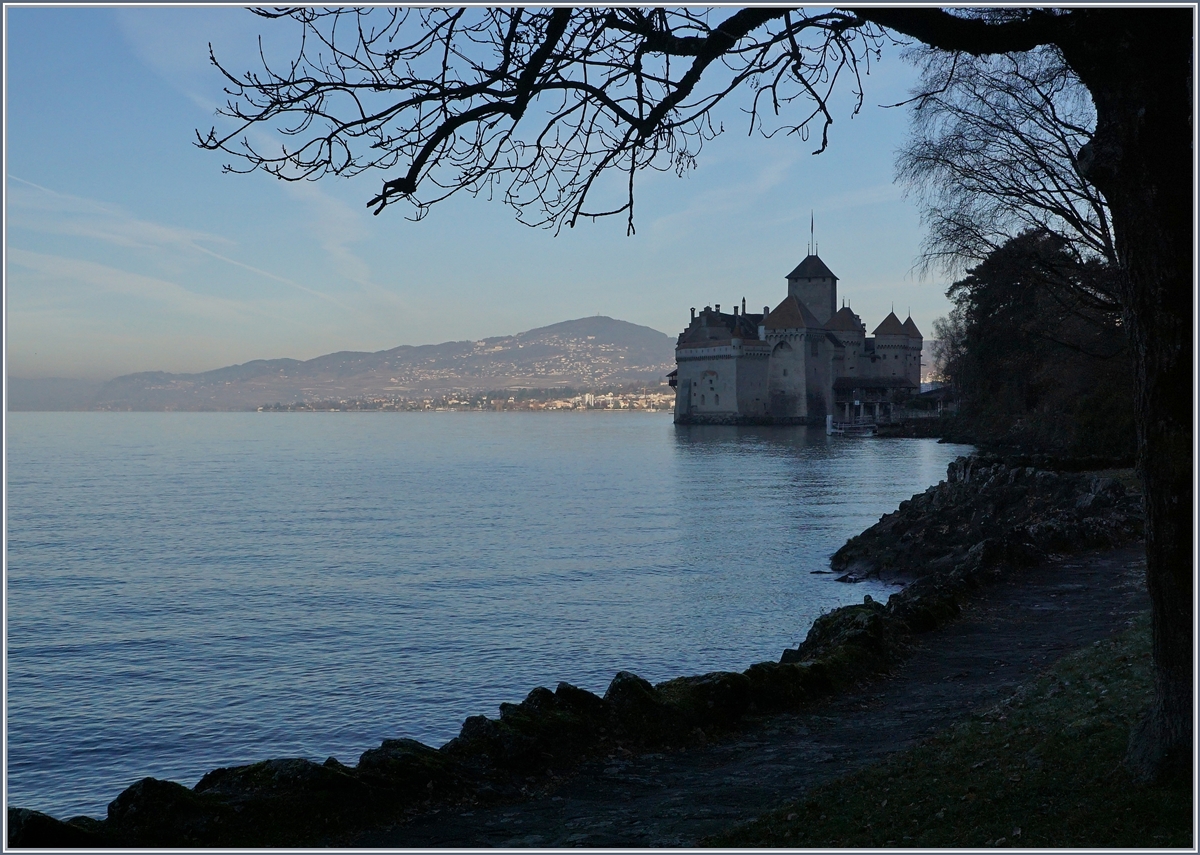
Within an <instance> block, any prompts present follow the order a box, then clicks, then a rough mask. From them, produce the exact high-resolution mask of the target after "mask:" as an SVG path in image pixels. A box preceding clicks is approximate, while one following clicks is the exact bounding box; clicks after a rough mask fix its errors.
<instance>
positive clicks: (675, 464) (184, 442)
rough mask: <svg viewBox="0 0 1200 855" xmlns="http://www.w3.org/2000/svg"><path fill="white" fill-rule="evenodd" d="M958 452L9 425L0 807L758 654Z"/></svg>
mask: <svg viewBox="0 0 1200 855" xmlns="http://www.w3.org/2000/svg"><path fill="white" fill-rule="evenodd" d="M961 452H962V448H961V447H958V448H955V447H951V446H943V445H938V444H937V443H936V442H933V441H929V440H879V439H866V440H864V439H848V438H845V437H826V436H825V435H824V432H823V431H822V430H820V429H805V428H769V427H707V426H704V427H701V426H692V427H686V428H683V427H680V428H677V427H674V426H673V425H672V424H671V422H670V419H669V417H665V416H663V415H651V414H637V413H611V414H609V413H598V414H592V415H582V414H580V415H574V414H559V415H554V414H470V413H431V414H420V413H415V414H386V415H384V414H369V413H363V414H349V413H347V414H340V413H325V414H315V413H314V414H290V415H289V414H255V413H248V414H238V413H220V414H160V413H127V414H117V413H113V414H108V413H16V414H11V415H10V423H9V482H8V485H9V503H10V504H9V542H8V549H9V552H8V559H9V565H8V588H7V596H8V599H7V606H8V612H7V615H8V621H9V622H8V633H9V635H8V667H9V672H8V679H9V682H8V701H9V710H8V726H9V730H8V748H9V755H8V772H9V779H8V785H9V790H8V792H9V804H12V805H18V806H25V807H32V808H36V809H40V810H46V811H49V812H51V813H54V814H56V815H60V816H63V815H65V816H70V815H73V814H78V813H87V814H91V815H103V812H104V806H105V805H106V804H107V802H108V801H109V800H110V799H112V798H113V797H114V796H115V795H116V794H117V793H118V792H119V791H120V790H121V789H123V788H124V787H125V786H127V785H128V784H130V783H132V782H133V781H134V780H136V779H137V778H139V777H142V776H145V775H153V776H155V777H161V778H168V779H172V780H178V781H181V782H183V783H186V784H192V783H194V782H195V781H196V779H198V778H199V776H200V775H202V774H203V773H204V772H206V771H208V770H209V769H211V768H214V767H216V766H221V765H232V764H238V763H247V762H252V761H255V760H260V759H264V758H267V757H280V756H304V757H310V758H314V759H316V760H324V758H325V757H327V756H329V755H331V754H332V755H336V756H338V757H339V758H340V759H342V760H343V761H344V762H349V763H353V762H354V761H355V759H356V758H357V756H358V754H359V753H361V752H362V751H363V750H365V749H367V748H369V747H373V746H375V745H377V744H378V743H379V741H380V740H382V739H384V738H392V737H399V736H408V737H413V738H416V739H420V740H422V741H425V742H427V743H430V744H434V745H437V744H440V743H442V742H444V741H445V740H447V739H449V738H450V737H452V736H454V735H455V734H456V733H457V731H458V728H459V726H460V724H461V722H462V720H463V719H464V718H465V717H466V716H468V715H475V714H480V713H483V714H490V715H495V713H496V705H497V704H498V703H500V702H502V701H516V700H520V699H521V698H522V697H523V696H524V695H525V693H526V692H527V691H528V690H529V689H531V688H532V687H534V686H536V685H550V686H553V685H554V684H555V682H556V681H558V680H567V681H570V682H572V683H575V684H576V685H580V686H583V687H585V688H588V689H591V690H593V691H596V692H603V690H604V688H605V686H606V685H607V683H608V681H609V680H610V679H611V678H612V675H613V674H614V673H615V672H616V671H618V670H621V669H628V670H632V671H635V672H637V673H639V674H642V675H643V676H645V677H647V678H648V679H650V680H652V681H659V680H663V679H667V678H670V677H673V676H678V675H680V674H688V673H703V672H705V671H711V670H719V669H736V670H741V669H743V668H745V667H746V666H748V665H749V664H751V663H753V662H757V661H762V660H766V659H772V660H773V659H777V658H778V656H779V653H780V651H781V650H782V649H783V648H784V647H787V646H792V645H795V644H796V643H798V642H799V641H801V640H802V639H803V637H804V634H805V633H806V631H807V628H808V626H809V625H810V624H811V622H812V620H813V619H814V618H815V617H816V616H817V615H818V614H820V613H821V612H822V611H825V610H828V609H831V608H834V607H836V606H838V605H841V604H844V603H848V602H856V601H861V599H862V597H863V595H864V594H866V593H871V594H872V595H874V596H876V597H877V598H878V597H885V596H886V595H887V590H886V589H883V588H881V587H880V586H878V585H875V586H871V585H867V584H864V585H860V586H848V585H842V584H838V583H836V582H833V581H832V580H831V579H830V577H829V576H828V575H813V574H812V571H813V570H821V569H824V568H825V567H826V566H827V561H828V556H829V555H830V553H832V552H833V551H834V550H835V549H837V548H838V547H839V546H840V545H841V544H842V543H843V542H845V540H846V538H847V537H849V536H851V535H853V534H855V533H857V532H858V531H860V530H862V529H863V528H864V527H866V526H867V525H869V524H871V523H873V522H874V521H875V520H877V519H878V518H879V516H880V515H881V514H882V513H884V512H886V511H889V510H891V509H892V508H894V507H895V506H896V504H897V503H898V502H899V501H900V500H902V499H904V498H907V497H908V496H909V495H911V494H912V493H914V492H918V491H920V490H922V489H924V488H925V487H926V486H928V485H930V484H932V483H935V482H937V481H938V480H940V479H941V478H943V477H944V474H945V468H946V464H947V463H948V462H949V461H950V460H951V459H953V457H955V456H956V455H957V454H958V453H961Z"/></svg>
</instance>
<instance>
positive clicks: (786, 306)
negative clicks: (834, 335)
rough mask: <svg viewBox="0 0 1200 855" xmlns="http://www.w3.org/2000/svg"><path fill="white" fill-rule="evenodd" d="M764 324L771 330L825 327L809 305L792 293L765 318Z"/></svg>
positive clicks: (817, 328)
mask: <svg viewBox="0 0 1200 855" xmlns="http://www.w3.org/2000/svg"><path fill="white" fill-rule="evenodd" d="M763 326H764V327H766V328H767V329H769V330H794V329H810V330H819V329H824V327H822V326H821V322H820V321H819V320H817V316H816V315H814V314H813V313H812V311H811V310H810V309H809V308H808V306H806V305H804V304H803V303H801V302H800V301H799V300H797V299H796V298H795V297H794V296H792V295H791V294H789V295H788V296H786V297H784V298H783V302H782V303H780V304H779V305H778V306H776V307H775V308H774V309H772V310H771V313H770V314H769V315H767V316H766V318H764V319H763Z"/></svg>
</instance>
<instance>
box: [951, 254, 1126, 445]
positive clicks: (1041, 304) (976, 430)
mask: <svg viewBox="0 0 1200 855" xmlns="http://www.w3.org/2000/svg"><path fill="white" fill-rule="evenodd" d="M1116 275H1117V272H1116V271H1115V270H1114V268H1113V267H1112V266H1111V265H1106V264H1104V263H1102V262H1100V261H1097V260H1093V261H1086V262H1080V261H1078V260H1077V257H1076V256H1075V254H1074V253H1072V252H1071V251H1070V250H1069V249H1068V247H1066V245H1065V242H1064V241H1063V240H1062V239H1060V238H1058V237H1055V236H1053V235H1048V234H1044V233H1043V234H1036V233H1027V234H1024V235H1021V236H1020V237H1017V238H1014V239H1013V240H1011V241H1009V242H1008V243H1006V244H1004V245H1003V246H1002V247H1000V248H999V249H997V250H996V251H995V252H993V253H992V254H991V255H989V256H988V257H987V259H986V260H984V261H983V263H981V264H979V265H977V266H976V267H973V268H972V269H971V270H970V271H968V274H967V276H966V277H965V278H963V279H961V280H959V281H958V282H955V283H954V284H953V285H952V286H950V289H949V291H948V292H947V296H949V297H950V298H951V299H952V300H953V301H954V302H955V306H956V308H955V313H954V317H953V319H952V321H951V322H950V323H949V324H947V325H945V326H943V327H942V329H943V330H945V331H947V332H949V333H950V334H951V335H953V336H956V337H957V338H956V340H954V341H952V342H951V344H950V345H948V346H947V347H946V351H947V356H948V360H947V365H946V373H947V374H949V375H950V379H951V380H952V382H953V383H954V384H955V387H956V389H957V392H958V395H959V401H960V404H959V406H960V417H961V421H962V422H963V423H964V427H965V429H966V430H967V431H968V432H969V433H971V434H974V435H975V436H976V437H978V438H979V441H981V442H985V443H994V444H1002V445H1016V446H1023V447H1026V448H1027V449H1028V450H1031V451H1044V452H1051V453H1066V454H1072V455H1088V454H1100V455H1104V456H1109V457H1128V458H1132V456H1133V453H1134V449H1135V435H1134V424H1133V369H1132V364H1131V361H1130V355H1129V348H1128V343H1127V340H1126V337H1125V332H1124V330H1123V328H1122V324H1121V318H1120V314H1119V312H1117V311H1116V309H1115V307H1113V306H1112V304H1111V303H1110V302H1109V301H1108V300H1107V299H1106V298H1105V297H1104V296H1103V295H1106V294H1108V293H1111V291H1112V287H1111V280H1112V279H1113V278H1114V277H1115V276H1116ZM1097 295H1099V296H1097Z"/></svg>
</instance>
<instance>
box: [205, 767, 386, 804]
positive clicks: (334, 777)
mask: <svg viewBox="0 0 1200 855" xmlns="http://www.w3.org/2000/svg"><path fill="white" fill-rule="evenodd" d="M338 765H339V766H340V765H341V764H338ZM194 791H195V792H197V793H207V794H210V795H215V796H220V797H221V798H222V799H223V800H224V801H226V802H228V803H230V804H234V803H237V802H240V801H245V800H249V799H267V798H293V797H297V796H300V795H316V794H320V795H321V796H323V797H328V796H332V795H335V794H338V793H349V794H351V795H354V796H361V795H364V794H365V791H366V788H365V787H364V785H363V784H362V782H361V781H359V780H358V779H357V778H355V777H353V776H352V775H351V774H349V770H346V769H345V767H344V766H343V767H342V768H341V769H338V768H337V767H334V766H330V765H328V764H326V765H318V764H316V763H313V762H312V761H311V760H304V759H299V758H297V759H278V760H263V761H261V762H259V763H252V764H250V765H247V766H230V767H225V768H221V769H214V770H213V771H211V772H209V773H208V774H207V775H205V776H204V777H203V778H201V779H200V781H199V782H198V783H197V784H196V786H195V788H194Z"/></svg>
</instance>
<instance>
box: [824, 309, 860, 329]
mask: <svg viewBox="0 0 1200 855" xmlns="http://www.w3.org/2000/svg"><path fill="white" fill-rule="evenodd" d="M825 329H827V330H836V331H838V332H862V325H861V324H859V322H858V316H857V315H855V314H854V312H853V311H852V310H851V309H850V307H849V306H842V307H841V308H840V309H838V310H837V312H836V313H835V314H834V316H833V317H832V318H830V319H829V323H827V324H825Z"/></svg>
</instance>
